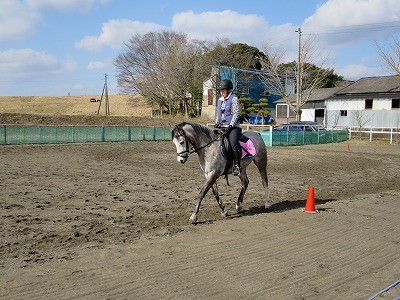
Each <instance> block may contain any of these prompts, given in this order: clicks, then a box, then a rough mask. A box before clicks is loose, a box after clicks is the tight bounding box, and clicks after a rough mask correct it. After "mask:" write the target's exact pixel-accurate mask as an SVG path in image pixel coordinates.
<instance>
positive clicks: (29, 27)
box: [0, 0, 42, 41]
mask: <svg viewBox="0 0 400 300" xmlns="http://www.w3.org/2000/svg"><path fill="white" fill-rule="evenodd" d="M41 19H42V18H41V15H40V14H39V13H38V12H37V11H35V10H31V9H30V8H29V7H28V6H27V5H25V4H24V3H22V2H20V1H15V0H2V1H1V3H0V41H1V40H12V39H19V38H23V37H25V36H28V35H32V34H33V33H34V32H35V27H36V25H37V24H38V23H40V21H41Z"/></svg>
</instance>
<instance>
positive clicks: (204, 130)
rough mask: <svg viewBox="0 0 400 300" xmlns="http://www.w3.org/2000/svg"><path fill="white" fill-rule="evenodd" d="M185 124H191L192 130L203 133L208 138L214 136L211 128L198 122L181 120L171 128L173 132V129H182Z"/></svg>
mask: <svg viewBox="0 0 400 300" xmlns="http://www.w3.org/2000/svg"><path fill="white" fill-rule="evenodd" d="M185 125H190V126H192V128H193V130H194V131H195V132H196V133H200V134H205V135H206V136H207V137H208V138H210V139H213V138H214V137H215V134H214V131H213V130H212V129H211V128H209V127H207V126H204V125H202V124H199V123H190V122H182V123H180V124H178V125H176V126H175V129H174V130H173V132H174V131H175V130H183V127H184V126H185Z"/></svg>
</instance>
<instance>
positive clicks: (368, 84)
mask: <svg viewBox="0 0 400 300" xmlns="http://www.w3.org/2000/svg"><path fill="white" fill-rule="evenodd" d="M399 92H400V76H398V75H393V76H380V77H365V78H361V79H359V80H357V81H356V82H355V83H353V84H351V85H349V86H347V87H345V88H344V89H342V90H340V91H338V92H337V93H336V95H346V94H370V93H373V94H376V93H399Z"/></svg>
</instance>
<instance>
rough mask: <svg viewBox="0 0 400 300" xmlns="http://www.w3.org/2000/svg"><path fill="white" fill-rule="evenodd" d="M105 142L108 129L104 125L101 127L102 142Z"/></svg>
mask: <svg viewBox="0 0 400 300" xmlns="http://www.w3.org/2000/svg"><path fill="white" fill-rule="evenodd" d="M105 140H106V129H105V126H104V125H103V126H101V141H102V142H105Z"/></svg>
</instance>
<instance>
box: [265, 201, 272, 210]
mask: <svg viewBox="0 0 400 300" xmlns="http://www.w3.org/2000/svg"><path fill="white" fill-rule="evenodd" d="M271 205H272V203H271V202H269V201H268V202H265V208H266V209H268V208H270V207H271Z"/></svg>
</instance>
